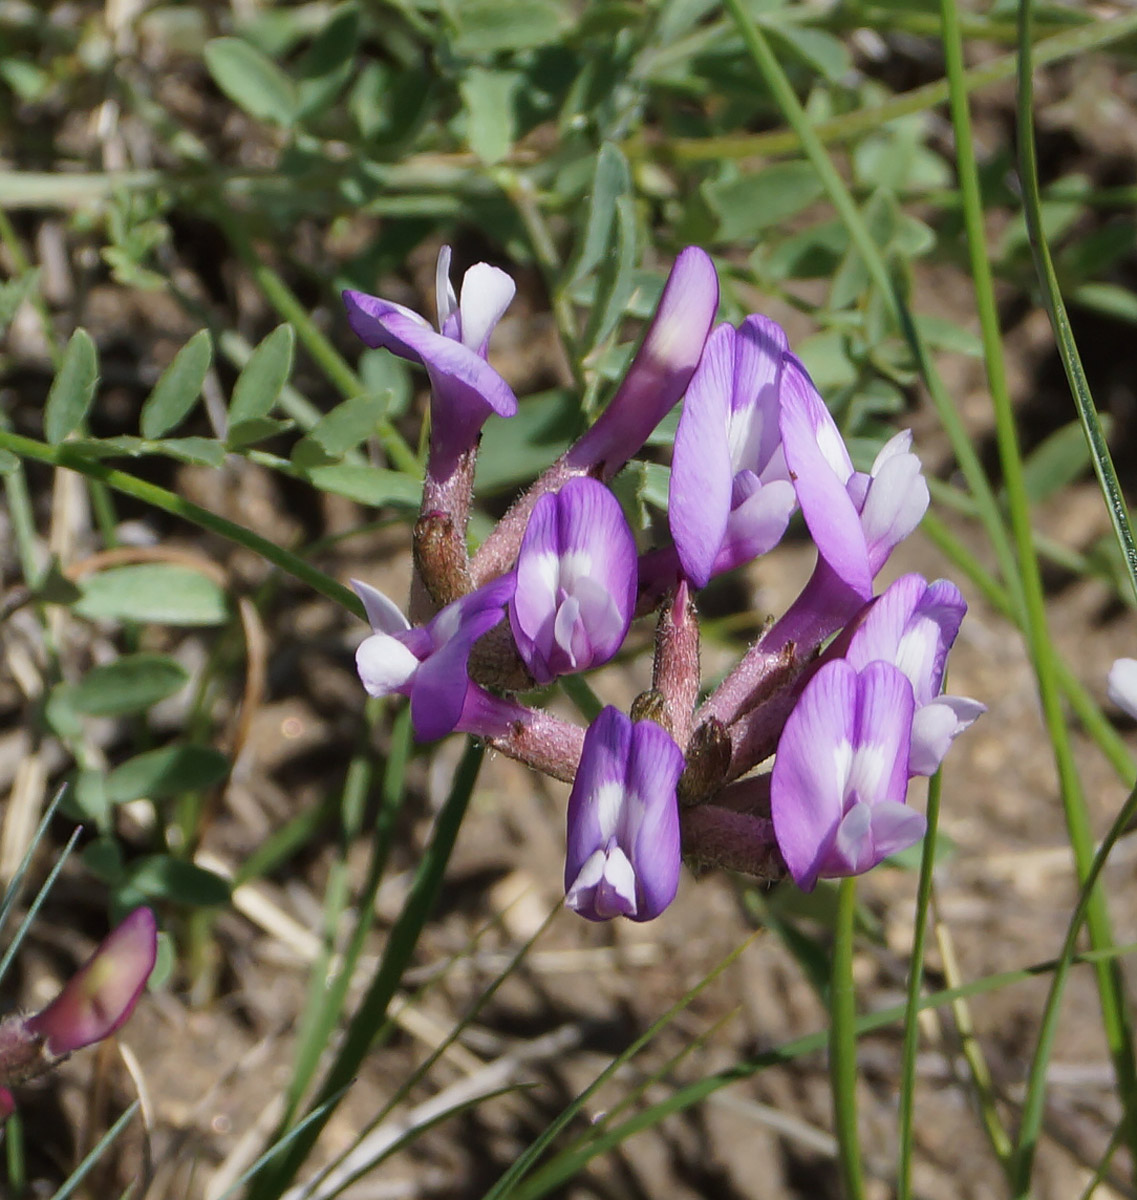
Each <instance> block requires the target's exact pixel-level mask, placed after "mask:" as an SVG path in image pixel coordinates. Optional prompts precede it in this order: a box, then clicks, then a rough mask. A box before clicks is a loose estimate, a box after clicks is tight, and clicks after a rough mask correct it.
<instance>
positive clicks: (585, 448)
mask: <svg viewBox="0 0 1137 1200" xmlns="http://www.w3.org/2000/svg"><path fill="white" fill-rule="evenodd" d="M718 303H719V282H718V276H717V275H716V274H715V267H714V263H712V262H711V260H710V258H708V257H707V255H706V254H705V253H704V252H703V251H702V250H700V249H699V248H698V247H697V246H688V247H687V249H686V250H684V251H683V252H682V253H681V254H680V255H679V257H678V258H676V260H675V264H674V266H672V268H671V274H670V275H669V276H668V277H667V283H666V285H665V286H664V289H663V295H662V296H660V298H659V307H658V308H657V309H656V310H655V316H654V317H652V319H651V324H650V325H649V326H648V331H647V333H646V334H645V335H644V340H643V341H642V342H641V343H640V348H639V350H638V351H637V352H636V356H635V358H634V359H633V360H632V365H631V366H630V367H629V368H628V373H627V374H626V375H625V376H624V381H623V383H621V384H620V387H619V389H618V390H617V392H616V394H615V396H613V397H612V400H611V402H610V403H609V405H608V407H607V408H606V409H605V410H604V411H603V412H602V413H601V414H600V416H599V417H598V418H597V420H596V422H595V423H594V424H593V426H592V428H591V429H589V430H588V432H587V433H585V434H584V436H583V437H582V438H581V439H580V441H579V442H577V443H576V445H575V446H573V447H572V449H571V450H569V452H568V454H566V455H565V466H566V468H568V469H569V470H572V471H588V470H591V469H592V468H594V467H597V466H599V467H600V468H601V470H600V474H601V477H602V478H604V479H611V478H612V476H613V475H615V474H616V473H617V472H618V471H619V470H620V468H621V467H622V466H623V465H624V464H625V463H626V462H627V461H628V459H630V458H631V457H632V455H633V454H635V453H636V451H637V450H639V448H640V447H641V446H642V445H643V444H644V442H646V441H647V439H648V435H649V434H650V433H651V431H652V430H653V429H654V428H655V427H656V426H657V425H658V424H659V423H660V421H662V420H663V418H664V417H665V416H666V415H667V414H668V413H669V412H670V411H671V409H672V408H674V406H675V405H676V404H677V403H678V402H679V398H680V397H681V396H682V395H683V393H684V392H685V391H686V390H687V385H688V383H690V381H691V376H692V375H693V374H694V371H695V367H696V366H697V365H698V362H699V356H700V355H701V354H702V353H703V346H704V344H705V343H706V340H707V334H708V333H709V332H710V329H711V323H712V322H713V321H714V319H715V312H716V310H717V309H718Z"/></svg>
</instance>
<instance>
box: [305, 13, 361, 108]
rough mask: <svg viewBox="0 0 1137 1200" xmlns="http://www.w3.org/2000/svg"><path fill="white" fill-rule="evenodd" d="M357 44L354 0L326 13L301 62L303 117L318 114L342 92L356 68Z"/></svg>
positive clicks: (357, 18)
mask: <svg viewBox="0 0 1137 1200" xmlns="http://www.w3.org/2000/svg"><path fill="white" fill-rule="evenodd" d="M358 46H359V11H358V9H357V8H356V6H355V5H354V4H341V5H340V6H339V7H338V8H335V9H333V10H332V11H331V13H329V14H328V15H327V17H326V18H325V24H324V27H323V29H321V30H320V32H319V33H318V34H317V35H316V38H315V40H314V41H313V42H312V44H311V46H309V47H308V49H307V50H306V51H305V52H304V55H303V57H302V58H301V59H300V62H299V64H298V70H299V74H300V89H299V108H298V110H297V114H296V115H297V117H298V118H299V119H300V120H309V119H311V118H312V117H314V116H317V115H319V114H320V113H321V112H323V111H324V110H325V109H326V108H327V107H328V106H329V105H330V104H331V103H332V102H333V101H334V100H335V98H336V97H337V96H338V95H339V94H340V92H341V91H342V90H343V87H344V85H345V84H346V83H347V82H348V80H349V79H351V78H352V77H353V76H354V74H355V72H356V61H355V55H356V51H357V49H358Z"/></svg>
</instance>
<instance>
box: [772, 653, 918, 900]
mask: <svg viewBox="0 0 1137 1200" xmlns="http://www.w3.org/2000/svg"><path fill="white" fill-rule="evenodd" d="M914 710H915V700H914V699H913V695H912V685H911V683H909V682H908V679H907V678H906V677H905V676H904V674H903V673H902V672H901V671H899V670H897V668H896V667H894V666H892V665H891V664H890V663H885V662H872V663H870V664H869V665H868V666H867V667H865V668H864V670H863V671H857V670H855V669H854V668H853V667H852V666H850V664H849V663H847V662H845V661H844V660H842V659H838V660H836V661H834V662H830V663H826V664H825V665H824V666H823V667H822V668H821V669H820V670H819V671H818V672H817V674H816V675H814V677H813V678H812V679H811V680H810V681H809V683H808V685H807V686H806V688H805V691H803V692H802V694H801V698H800V699H799V700H798V702H797V705H796V706H795V708H794V710H793V712H792V713H790V716H789V719H788V720H787V721H786V725H785V728H784V729H783V731H782V736H781V740H780V741H779V743H778V754H777V758H776V759H775V760H774V770H773V773H772V777H771V780H770V807H771V815H772V817H773V820H774V835H775V837H776V838H777V842H778V848H779V850H781V852H782V857H783V858H784V859H785V862H786V866H787V867H788V868H789V871H790V874H791V875H792V876H793V878H794V881H795V882H796V883H797V885H798V887H800V888H802V889H803V890H804V891H810V890H812V888H813V886H814V884H815V883H816V882H817V880H818V879H819V878H822V877H825V878H834V877H839V876H844V875H859V874H861V873H862V872H864V871H867V870H869V869H870V868H871V867H874V866H876V864H877V863H878V862H880V861H881V860H882V859H884V858H887V857H888V855H890V854H895V853H897V851H899V850H903V849H905V848H906V847H908V846H911V845H913V844H914V843H915V842H918V841H919V840H920V838H921V837H923V835H924V829H925V821H924V818H923V816H922V815H921V814H920V813H918V812H915V811H914V810H912V809H910V808H909V807H908V806H907V805H906V804H905V795H906V791H907V784H908V758H909V752H910V742H911V730H912V716H913V712H914Z"/></svg>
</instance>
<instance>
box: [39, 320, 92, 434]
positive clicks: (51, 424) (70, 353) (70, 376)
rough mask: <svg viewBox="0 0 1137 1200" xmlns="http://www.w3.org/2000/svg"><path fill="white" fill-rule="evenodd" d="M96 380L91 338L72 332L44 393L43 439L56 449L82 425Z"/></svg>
mask: <svg viewBox="0 0 1137 1200" xmlns="http://www.w3.org/2000/svg"><path fill="white" fill-rule="evenodd" d="M98 380H99V355H98V351H97V350H96V349H95V343H94V342H93V341H91V335H90V334H89V333H88V332H87V331H86V330H85V329H76V330H75V332H74V333H73V334H72V335H71V340H70V341H69V342H68V343H67V349H66V350H65V351H64V352H63V363H62V365H61V366H60V368H59V374H58V375H56V377H55V382H54V383H52V385H51V391H50V392H48V394H47V404H46V406H45V408H44V412H43V433H44V437H45V438H47V440H48V441H49V442H50V443H51V444H52V445H53V446H56V445H58V444H59V443H60V442H62V441H63V439H64V438H65V437H66V436H67V435H68V434H69V433H74V432H75V430H76V429H78V428H79V426H80V425H81V424H82V422H83V418H84V417H85V416H86V415H87V412H88V411H89V409H90V407H91V402H92V401H93V400H94V399H95V385H96V384H97V383H98Z"/></svg>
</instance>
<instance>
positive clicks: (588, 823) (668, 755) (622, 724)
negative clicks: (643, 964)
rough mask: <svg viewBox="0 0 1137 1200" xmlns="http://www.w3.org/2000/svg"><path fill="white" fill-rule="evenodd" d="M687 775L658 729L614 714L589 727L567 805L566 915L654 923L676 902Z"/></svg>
mask: <svg viewBox="0 0 1137 1200" xmlns="http://www.w3.org/2000/svg"><path fill="white" fill-rule="evenodd" d="M682 772H683V753H682V751H681V750H680V749H679V747H678V746H677V745H676V744H675V742H674V741H672V739H671V738H670V737H669V736H668V734H667V733H665V732H664V730H663V729H661V728H660V726H658V725H657V724H655V722H654V721H637V722H634V723H633V722H632V720H631V719H630V718H629V717H627V716H625V715H624V714H623V713H622V712H620V710H619V709H616V708H612V707H611V706H609V707H607V708H605V709H604V710H603V711H602V712H601V713H600V715H599V716H598V717H597V718H596V720H595V721H593V722H592V724H591V725H590V726H589V728H588V732H587V733H586V734H585V735H584V745H583V748H582V750H581V755H580V765H579V767H578V768H577V773H576V780H575V782H574V783H573V788H572V794H571V795H570V797H569V804H568V852H567V855H566V859H565V893H566V895H565V903H566V904H567V905H568V907H569V908H571V909H572V910H573V911H574V912H577V913H579V914H580V915H581V916H582V917H587V918H588V919H589V920H590V921H607V920H610V919H611V918H612V917H631V919H632V920H633V921H650V920H652V919H653V918H654V917H658V916H659V914H660V913H661V912H663V910H664V909H665V908H666V907H667V906H668V905H669V904H670V903H671V901H672V900H674V899H675V893H676V890H677V889H678V887H679V869H680V857H679V853H680V850H679V805H678V801H677V799H676V793H675V789H676V785H677V784H678V782H679V776H680V775H681V774H682Z"/></svg>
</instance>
